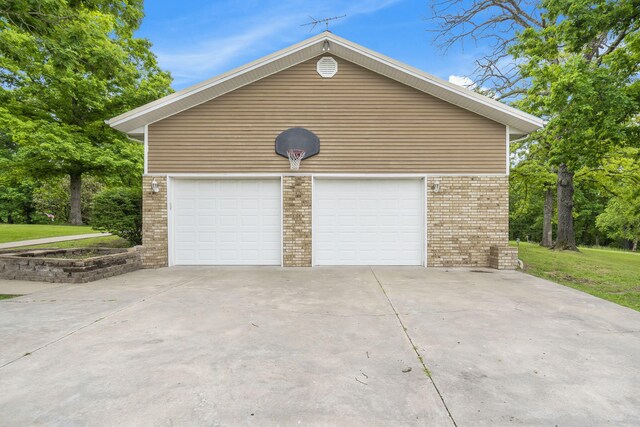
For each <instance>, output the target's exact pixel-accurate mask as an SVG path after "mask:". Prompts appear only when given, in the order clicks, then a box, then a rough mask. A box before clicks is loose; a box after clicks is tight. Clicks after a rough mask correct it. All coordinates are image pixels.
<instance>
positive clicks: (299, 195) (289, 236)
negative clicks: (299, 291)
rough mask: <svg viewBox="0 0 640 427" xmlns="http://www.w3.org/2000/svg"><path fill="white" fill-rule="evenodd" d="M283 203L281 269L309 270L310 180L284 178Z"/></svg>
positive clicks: (297, 177) (306, 178)
mask: <svg viewBox="0 0 640 427" xmlns="http://www.w3.org/2000/svg"><path fill="white" fill-rule="evenodd" d="M282 190H283V191H282V203H283V208H284V209H283V211H284V212H283V221H282V223H283V227H284V229H283V233H282V234H283V239H284V241H283V245H282V250H283V265H284V266H285V267H310V266H311V247H312V242H311V200H312V198H311V177H310V176H284V177H283V178H282Z"/></svg>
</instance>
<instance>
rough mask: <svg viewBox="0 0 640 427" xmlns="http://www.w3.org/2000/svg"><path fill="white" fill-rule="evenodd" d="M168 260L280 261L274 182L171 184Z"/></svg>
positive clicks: (205, 262) (277, 187)
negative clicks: (170, 251) (171, 256)
mask: <svg viewBox="0 0 640 427" xmlns="http://www.w3.org/2000/svg"><path fill="white" fill-rule="evenodd" d="M171 188H172V193H173V195H174V196H173V200H174V206H173V218H174V240H173V244H174V248H173V253H174V264H176V265H280V259H281V256H280V238H281V237H280V236H281V228H280V227H281V219H280V205H281V202H280V181H279V180H274V179H247V180H244V179H236V180H233V179H229V180H224V179H219V180H215V179H211V180H186V179H185V180H175V181H173V182H172V187H171Z"/></svg>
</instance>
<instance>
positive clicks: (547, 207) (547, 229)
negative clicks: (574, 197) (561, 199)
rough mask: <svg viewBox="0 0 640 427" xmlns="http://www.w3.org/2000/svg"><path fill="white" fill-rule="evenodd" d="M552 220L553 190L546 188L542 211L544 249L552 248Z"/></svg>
mask: <svg viewBox="0 0 640 427" xmlns="http://www.w3.org/2000/svg"><path fill="white" fill-rule="evenodd" d="M552 218H553V189H552V188H547V189H546V190H545V191H544V210H543V220H542V243H541V244H540V245H542V246H544V247H545V248H550V247H551V246H553V229H552V227H551V220H552Z"/></svg>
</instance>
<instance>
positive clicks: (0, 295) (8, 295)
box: [0, 294, 22, 300]
mask: <svg viewBox="0 0 640 427" xmlns="http://www.w3.org/2000/svg"><path fill="white" fill-rule="evenodd" d="M21 296H22V295H11V294H0V300H3V299H9V298H15V297H21Z"/></svg>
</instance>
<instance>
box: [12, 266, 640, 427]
mask: <svg viewBox="0 0 640 427" xmlns="http://www.w3.org/2000/svg"><path fill="white" fill-rule="evenodd" d="M5 284H6V283H5ZM0 289H2V283H0ZM422 361H424V366H423V362H422ZM425 366H426V368H428V372H430V376H429V375H427V374H426V373H425ZM409 369H410V370H409ZM639 391H640V313H637V312H635V311H632V310H630V309H626V308H624V307H620V306H617V305H614V304H612V303H608V302H606V301H603V300H600V299H597V298H594V297H591V296H589V295H586V294H583V293H581V292H578V291H574V290H572V289H569V288H565V287H563V286H559V285H555V284H553V283H550V282H547V281H544V280H540V279H536V278H533V277H530V276H527V275H524V274H521V273H517V272H498V271H493V270H482V269H480V270H475V271H474V270H470V269H450V270H444V269H424V268H405V267H403V268H395V267H393V268H392V267H383V268H378V267H376V268H373V269H370V268H365V267H363V268H313V269H281V268H259V267H256V268H226V267H225V268H203V267H196V268H170V269H160V270H145V271H138V272H135V273H131V274H128V275H125V276H120V277H116V278H111V279H105V280H101V281H99V282H94V283H92V284H87V285H69V286H63V287H55V288H52V289H48V290H42V291H38V292H35V293H33V294H31V295H27V296H24V297H20V298H15V299H11V300H5V301H1V302H0V424H1V425H26V424H60V425H85V424H91V425H238V424H240V425H292V424H302V425H308V424H311V425H394V426H397V425H438V426H439V425H453V423H454V422H455V423H456V424H457V425H459V426H467V425H469V426H476V425H505V424H526V425H559V426H568V425H575V426H587V425H637V422H638V419H640V393H639Z"/></svg>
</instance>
